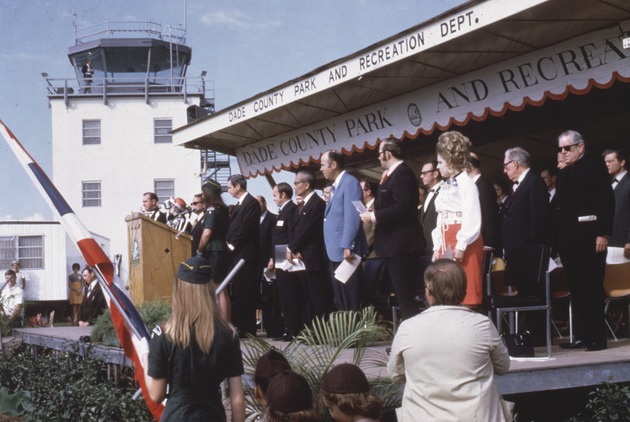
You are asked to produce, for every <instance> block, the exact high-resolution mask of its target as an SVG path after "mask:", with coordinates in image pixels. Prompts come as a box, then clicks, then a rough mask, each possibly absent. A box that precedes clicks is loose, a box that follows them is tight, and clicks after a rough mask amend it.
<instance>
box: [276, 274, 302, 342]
mask: <svg viewBox="0 0 630 422" xmlns="http://www.w3.org/2000/svg"><path fill="white" fill-rule="evenodd" d="M276 283H277V285H278V296H279V298H280V307H281V308H282V319H283V321H284V330H285V333H287V334H288V335H289V336H291V337H295V336H296V335H298V334H299V333H300V330H301V329H302V309H303V294H302V285H301V283H300V275H299V274H298V273H289V272H286V271H282V270H278V269H276Z"/></svg>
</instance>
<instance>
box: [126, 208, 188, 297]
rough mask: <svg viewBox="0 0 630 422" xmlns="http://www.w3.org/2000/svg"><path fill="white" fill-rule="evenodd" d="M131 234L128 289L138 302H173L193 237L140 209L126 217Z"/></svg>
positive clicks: (128, 231)
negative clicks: (174, 291)
mask: <svg viewBox="0 0 630 422" xmlns="http://www.w3.org/2000/svg"><path fill="white" fill-rule="evenodd" d="M125 221H126V222H127V234H128V238H129V250H128V252H129V293H130V295H131V298H132V299H133V301H134V303H135V304H136V305H138V304H140V303H143V302H145V301H152V300H155V299H158V298H161V299H163V300H164V301H165V302H167V303H171V297H172V294H173V280H174V279H175V275H176V274H177V268H178V267H179V263H180V262H183V261H185V260H187V259H188V258H190V248H191V246H190V244H191V240H192V238H191V237H190V235H188V234H186V233H182V234H180V235H179V236H178V235H177V233H178V232H177V230H175V229H172V228H170V227H168V226H166V225H164V224H162V223H158V222H157V221H154V220H152V219H151V218H149V217H147V216H145V215H144V214H140V213H133V214H130V215H128V216H127V217H125Z"/></svg>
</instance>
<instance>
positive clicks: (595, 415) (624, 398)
mask: <svg viewBox="0 0 630 422" xmlns="http://www.w3.org/2000/svg"><path fill="white" fill-rule="evenodd" d="M588 397H589V400H588V403H587V404H586V410H585V411H584V412H582V413H580V414H579V415H578V416H575V417H572V418H571V419H569V421H570V422H581V421H585V422H586V421H627V420H630V387H629V386H627V385H626V386H622V385H617V384H607V383H606V384H604V385H603V386H601V387H597V388H596V389H595V390H593V391H591V392H590V393H588Z"/></svg>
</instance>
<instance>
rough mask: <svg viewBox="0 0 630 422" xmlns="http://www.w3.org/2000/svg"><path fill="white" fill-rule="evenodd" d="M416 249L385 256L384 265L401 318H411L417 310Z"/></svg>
mask: <svg viewBox="0 0 630 422" xmlns="http://www.w3.org/2000/svg"><path fill="white" fill-rule="evenodd" d="M418 257H419V255H418V251H412V252H407V253H404V254H400V255H395V256H392V257H389V258H386V260H387V261H386V263H385V265H386V267H387V271H388V272H389V278H390V280H391V281H392V287H393V288H394V293H395V294H396V300H397V301H398V306H400V313H401V317H402V319H407V318H411V317H412V316H414V315H416V314H417V313H418V312H419V308H418V304H417V303H416V301H415V300H414V298H415V296H416V272H417V271H418Z"/></svg>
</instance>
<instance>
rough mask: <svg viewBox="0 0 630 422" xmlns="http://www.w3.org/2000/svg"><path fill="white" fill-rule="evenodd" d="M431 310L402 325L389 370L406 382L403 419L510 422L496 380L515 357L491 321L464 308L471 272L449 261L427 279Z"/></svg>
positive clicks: (438, 265)
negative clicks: (511, 356)
mask: <svg viewBox="0 0 630 422" xmlns="http://www.w3.org/2000/svg"><path fill="white" fill-rule="evenodd" d="M424 282H425V293H426V298H427V301H428V303H429V305H430V307H429V308H428V309H427V310H425V311H424V312H422V313H421V314H419V315H417V316H415V317H413V318H410V319H407V320H405V321H403V323H402V324H401V325H400V328H399V329H398V331H397V332H396V336H395V337H394V342H393V344H392V351H391V356H390V359H389V363H388V364H387V369H388V371H389V374H390V376H391V377H392V379H393V380H394V382H405V381H406V384H405V390H404V393H403V399H402V414H403V418H402V420H403V421H440V422H448V421H483V422H493V421H496V422H499V421H511V420H512V416H511V414H509V413H510V412H508V411H507V409H506V407H507V406H505V404H506V403H505V402H503V399H502V398H501V395H500V394H499V390H498V389H497V386H496V384H495V381H494V376H495V374H499V375H500V374H504V373H506V372H507V371H508V369H509V368H510V357H509V355H508V351H507V348H506V347H505V345H504V344H503V341H502V340H501V337H500V336H499V333H498V332H497V330H496V328H495V326H494V324H493V323H492V321H491V320H490V319H489V318H488V317H486V316H485V315H482V314H479V313H477V312H474V311H472V310H470V309H468V308H466V307H464V306H461V303H462V300H463V299H464V296H465V295H466V274H465V273H464V271H463V270H462V267H461V266H460V265H459V264H457V263H456V262H453V261H452V260H449V259H440V260H437V261H435V262H434V263H433V264H431V265H430V266H429V267H428V268H427V270H426V272H425V275H424Z"/></svg>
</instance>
